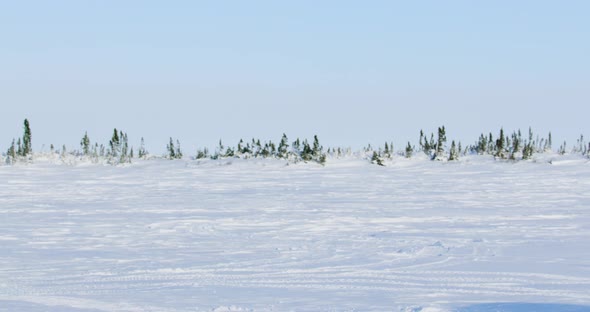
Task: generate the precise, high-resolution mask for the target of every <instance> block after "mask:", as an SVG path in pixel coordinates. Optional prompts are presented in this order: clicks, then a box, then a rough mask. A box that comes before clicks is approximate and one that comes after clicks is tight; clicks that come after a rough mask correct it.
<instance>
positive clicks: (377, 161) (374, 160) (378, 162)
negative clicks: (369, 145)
mask: <svg viewBox="0 0 590 312" xmlns="http://www.w3.org/2000/svg"><path fill="white" fill-rule="evenodd" d="M371 163H372V164H376V165H379V166H384V165H383V161H382V160H381V157H379V154H377V152H376V151H373V156H372V157H371Z"/></svg>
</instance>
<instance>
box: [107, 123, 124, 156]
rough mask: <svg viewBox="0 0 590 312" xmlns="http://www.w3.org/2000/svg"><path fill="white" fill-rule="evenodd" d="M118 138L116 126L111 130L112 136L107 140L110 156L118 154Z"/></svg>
mask: <svg viewBox="0 0 590 312" xmlns="http://www.w3.org/2000/svg"><path fill="white" fill-rule="evenodd" d="M120 144H121V142H120V140H119V133H118V131H117V128H115V129H114V130H113V136H112V138H111V140H110V141H109V146H110V147H111V150H110V156H112V157H113V158H117V157H118V156H119V148H120Z"/></svg>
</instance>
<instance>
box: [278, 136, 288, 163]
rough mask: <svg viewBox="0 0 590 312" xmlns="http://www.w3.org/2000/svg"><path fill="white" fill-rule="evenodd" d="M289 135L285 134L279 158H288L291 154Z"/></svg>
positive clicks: (279, 149) (279, 150)
mask: <svg viewBox="0 0 590 312" xmlns="http://www.w3.org/2000/svg"><path fill="white" fill-rule="evenodd" d="M288 142H289V141H288V139H287V135H286V134H284V133H283V137H282V138H281V142H280V143H279V148H278V157H279V158H287V157H288V153H289V143H288Z"/></svg>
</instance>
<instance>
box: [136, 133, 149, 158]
mask: <svg viewBox="0 0 590 312" xmlns="http://www.w3.org/2000/svg"><path fill="white" fill-rule="evenodd" d="M147 154H148V153H147V151H146V150H145V142H144V140H143V137H142V138H141V143H140V145H139V150H138V151H137V156H138V157H139V158H145V157H146V156H147Z"/></svg>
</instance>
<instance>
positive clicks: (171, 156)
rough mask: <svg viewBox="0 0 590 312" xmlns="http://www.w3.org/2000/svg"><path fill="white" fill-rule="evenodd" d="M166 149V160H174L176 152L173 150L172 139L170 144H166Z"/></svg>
mask: <svg viewBox="0 0 590 312" xmlns="http://www.w3.org/2000/svg"><path fill="white" fill-rule="evenodd" d="M166 149H167V150H168V159H171V160H172V159H175V158H176V151H175V148H174V141H173V140H172V137H170V143H168V145H167V146H166Z"/></svg>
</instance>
